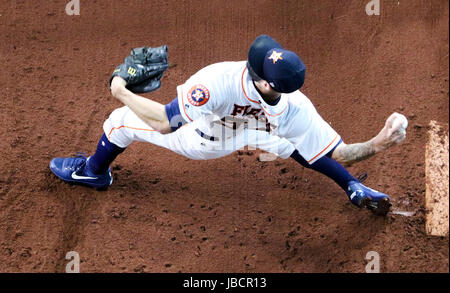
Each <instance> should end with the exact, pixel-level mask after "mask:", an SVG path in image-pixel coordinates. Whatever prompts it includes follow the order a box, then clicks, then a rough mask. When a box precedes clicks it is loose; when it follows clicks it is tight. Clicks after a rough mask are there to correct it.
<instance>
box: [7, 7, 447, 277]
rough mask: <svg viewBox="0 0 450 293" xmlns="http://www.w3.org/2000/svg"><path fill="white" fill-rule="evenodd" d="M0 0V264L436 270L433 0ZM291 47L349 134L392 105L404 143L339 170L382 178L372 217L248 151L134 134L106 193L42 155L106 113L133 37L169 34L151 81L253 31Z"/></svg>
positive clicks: (438, 84)
mask: <svg viewBox="0 0 450 293" xmlns="http://www.w3.org/2000/svg"><path fill="white" fill-rule="evenodd" d="M67 2H69V1H68V0H53V1H25V0H15V1H13V0H2V1H1V2H0V39H1V44H0V56H1V67H2V70H0V84H1V87H2V90H1V98H0V106H1V108H0V109H1V111H0V117H1V127H0V149H1V150H2V154H3V155H2V156H1V159H0V166H1V172H0V271H1V272H64V271H65V266H66V263H67V262H68V261H67V260H65V255H66V253H67V252H69V251H76V252H78V253H79V255H80V257H81V271H82V272H364V271H365V266H366V264H367V260H366V259H365V257H366V253H367V252H369V251H376V252H378V253H379V254H380V260H381V272H448V271H449V238H448V236H446V237H431V236H427V235H426V232H425V216H426V211H425V177H424V176H425V145H426V141H427V126H428V124H429V122H430V121H431V120H436V121H438V122H439V123H440V124H441V125H444V126H445V127H446V131H447V132H448V119H449V105H448V99H449V95H448V93H449V83H448V78H449V72H448V70H449V59H448V58H449V45H448V37H449V14H448V13H449V3H448V1H447V0H431V1H428V0H427V1H424V0H415V1H404V0H400V1H387V0H386V1H384V0H382V1H381V4H382V6H381V15H380V16H371V17H369V16H367V15H366V13H365V5H366V3H367V2H369V1H368V0H367V1H359V0H348V1H347V0H346V1H335V0H321V1H298V0H290V1H286V0H285V1H250V0H248V1H219V0H213V1H211V0H208V1H206V0H205V1H151V2H149V1H144V0H139V1H138V0H132V1H131V0H130V1H106V0H105V1H100V0H97V1H95V0H93V1H84V0H81V11H80V12H81V15H80V16H68V15H66V14H65V6H66V3H67ZM262 33H265V34H269V35H271V36H273V37H274V38H275V39H277V40H278V41H279V42H280V43H282V44H283V45H284V46H285V47H286V48H288V49H290V50H293V51H296V52H297V53H298V54H299V55H300V56H301V57H302V59H303V60H304V62H305V63H306V65H307V67H308V73H307V81H306V84H305V87H304V89H303V90H302V91H303V92H304V93H305V94H306V95H307V96H308V97H309V98H310V99H311V100H312V101H313V103H314V104H315V106H316V107H317V109H318V111H319V113H321V115H322V116H323V117H324V118H325V119H326V120H327V121H329V122H330V123H331V125H332V126H333V127H334V128H335V129H336V130H337V131H338V132H339V133H340V134H341V135H342V137H343V138H344V140H345V142H347V143H354V142H359V141H365V140H368V139H370V138H371V137H373V136H374V135H376V134H377V133H378V131H379V130H380V129H381V128H382V127H383V125H384V121H385V120H386V118H387V117H388V116H389V115H390V114H391V113H392V112H394V111H396V112H400V113H403V114H405V115H406V116H407V117H408V119H409V125H410V126H409V128H408V131H407V139H406V141H405V142H404V143H403V144H402V145H400V146H396V147H393V148H392V149H390V150H388V151H387V152H385V153H383V154H379V155H377V156H375V157H373V158H371V159H369V160H367V161H364V162H360V163H358V164H356V165H355V166H353V167H352V168H350V170H351V172H352V173H353V174H355V175H358V174H360V173H362V172H367V173H368V174H369V178H368V179H367V181H366V182H365V183H366V184H367V185H368V186H370V187H373V188H375V189H378V190H380V191H383V192H386V193H388V194H389V195H390V196H391V198H392V202H393V210H394V211H407V212H413V213H414V214H413V215H412V216H404V215H400V214H394V213H390V214H388V215H387V216H386V217H378V216H375V215H373V214H372V213H370V212H369V211H367V210H359V209H357V208H355V207H354V206H352V205H351V204H350V202H349V201H348V199H347V197H346V195H345V193H344V192H343V191H342V190H340V188H339V187H338V186H337V185H336V184H334V183H333V182H332V181H331V180H330V179H328V178H326V177H324V176H322V175H320V174H318V173H315V172H313V171H310V170H306V169H304V168H302V167H301V166H300V165H298V164H297V163H296V162H295V161H293V160H281V159H277V160H276V161H273V162H259V161H258V160H257V158H258V154H259V153H260V152H259V151H256V152H255V151H252V152H250V151H247V150H244V151H240V152H236V153H234V154H233V155H230V156H228V157H226V158H223V159H218V160H212V161H191V160H188V159H186V158H184V157H181V156H179V155H176V154H175V153H172V152H170V151H168V150H165V149H161V148H158V147H156V146H154V145H150V144H143V143H135V144H133V145H132V146H130V147H129V149H127V150H126V152H125V153H124V154H122V155H121V156H120V157H119V158H118V159H117V161H116V162H114V163H113V165H112V167H113V173H114V179H115V182H114V184H113V185H112V186H111V187H110V188H109V189H108V190H107V191H104V192H98V191H95V190H91V189H89V188H86V187H81V186H71V185H68V184H66V183H64V182H62V181H60V180H58V179H57V178H56V177H55V176H54V175H53V174H52V173H51V172H50V169H49V168H48V164H49V161H50V160H51V159H52V158H53V157H56V156H70V155H73V154H74V153H75V152H77V151H84V152H87V153H90V154H91V153H92V152H93V151H94V150H95V148H96V145H97V141H98V138H99V137H100V136H101V134H102V125H103V121H104V119H105V118H106V117H107V116H108V115H109V114H110V112H111V111H112V110H114V109H115V108H118V107H120V106H121V104H120V103H119V102H118V101H116V100H114V98H112V97H111V95H110V93H109V88H108V80H109V77H110V74H111V73H112V70H113V69H114V67H115V66H116V65H118V64H120V63H121V62H122V60H123V58H124V57H125V56H126V55H128V54H129V51H130V49H131V48H133V47H140V46H144V45H149V46H159V45H162V44H167V45H168V46H169V61H170V62H171V64H172V67H171V68H170V69H169V70H168V71H167V72H166V74H165V76H164V79H163V85H162V88H161V89H160V90H158V91H157V92H154V93H150V94H147V95H146V96H148V97H151V98H152V99H154V100H157V101H159V102H161V103H167V102H169V101H171V100H172V99H173V98H174V97H175V95H176V90H175V88H176V86H177V85H178V84H181V83H183V82H184V81H185V80H186V79H187V78H188V77H189V76H191V75H192V74H194V73H195V72H196V71H197V70H199V69H201V68H203V67H204V66H206V65H209V64H211V63H215V62H219V61H226V60H236V61H237V60H245V59H246V56H247V51H248V47H249V45H250V44H251V42H252V41H253V40H254V38H255V37H256V36H257V35H259V34H262Z"/></svg>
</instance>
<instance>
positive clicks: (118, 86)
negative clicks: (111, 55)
mask: <svg viewBox="0 0 450 293" xmlns="http://www.w3.org/2000/svg"><path fill="white" fill-rule="evenodd" d="M126 85H127V82H126V81H125V80H124V79H123V78H121V77H119V76H114V78H113V79H112V81H111V93H112V95H113V96H114V97H117V93H118V92H119V91H120V90H123V89H125V86H126Z"/></svg>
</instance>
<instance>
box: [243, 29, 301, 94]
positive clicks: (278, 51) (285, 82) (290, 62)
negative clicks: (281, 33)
mask: <svg viewBox="0 0 450 293" xmlns="http://www.w3.org/2000/svg"><path fill="white" fill-rule="evenodd" d="M247 67H248V69H249V72H250V75H251V76H252V77H253V78H254V79H255V78H256V77H258V78H260V79H264V80H266V81H267V82H269V84H270V86H271V87H272V88H273V89H274V90H275V91H277V92H279V93H292V92H294V91H296V90H298V89H300V88H301V87H302V86H303V84H304V82H305V73H306V66H305V64H304V63H303V61H302V60H301V59H300V57H298V56H297V54H295V53H294V52H291V51H288V50H285V49H284V48H283V46H281V45H280V44H279V43H278V42H277V41H275V40H274V39H273V38H272V37H270V36H268V35H260V36H258V37H257V38H256V39H255V41H253V43H252V45H251V46H250V50H249V52H248V62H247ZM255 75H256V76H255Z"/></svg>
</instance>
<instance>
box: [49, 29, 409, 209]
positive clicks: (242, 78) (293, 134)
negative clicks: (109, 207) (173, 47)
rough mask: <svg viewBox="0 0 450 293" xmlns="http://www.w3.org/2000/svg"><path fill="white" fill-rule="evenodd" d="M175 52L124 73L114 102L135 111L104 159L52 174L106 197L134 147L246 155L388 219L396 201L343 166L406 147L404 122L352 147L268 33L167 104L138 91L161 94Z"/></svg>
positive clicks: (109, 138) (152, 56) (106, 140)
mask: <svg viewBox="0 0 450 293" xmlns="http://www.w3.org/2000/svg"><path fill="white" fill-rule="evenodd" d="M167 67H168V63H167V47H166V46H161V47H158V48H149V47H143V48H137V49H134V50H133V51H132V52H131V55H130V56H128V57H127V58H126V59H125V62H124V63H123V64H121V65H120V66H118V67H117V68H116V70H115V71H114V73H113V75H112V78H111V81H110V84H111V93H112V95H113V96H114V97H115V98H117V99H118V100H119V101H121V102H122V103H123V104H125V106H124V107H122V108H119V109H116V110H115V111H113V112H112V113H111V115H110V116H109V118H108V119H106V121H105V122H104V124H103V130H104V134H103V136H102V137H101V138H100V140H99V143H98V146H97V150H96V152H95V153H94V154H93V155H92V156H90V157H86V156H84V155H77V156H76V157H69V158H55V159H53V160H52V161H51V162H50V169H51V170H52V171H53V173H54V174H55V175H56V176H57V177H59V178H60V179H62V180H64V181H66V182H72V183H78V184H83V185H87V186H90V187H94V188H97V189H105V188H107V187H108V186H109V185H111V184H112V181H113V177H112V175H111V170H110V168H109V166H110V164H111V162H112V161H113V160H114V159H115V158H116V157H117V156H118V155H119V154H120V153H122V152H123V151H124V150H125V149H126V148H127V147H128V146H129V145H130V144H131V143H132V142H133V141H142V142H149V143H153V144H156V145H158V146H161V147H164V148H167V149H169V150H172V151H174V152H176V153H178V154H180V155H183V156H185V157H188V158H191V159H194V160H207V159H215V158H219V157H223V156H226V155H229V154H231V153H232V152H234V151H235V150H239V149H242V148H244V147H246V146H247V147H249V148H259V149H261V150H264V151H266V152H268V153H271V154H274V155H276V156H278V157H280V158H283V159H287V158H293V159H294V160H295V161H297V162H298V163H300V164H301V165H302V166H304V167H306V168H310V169H313V170H316V171H318V172H320V173H322V174H324V175H326V176H328V177H329V178H331V179H332V180H334V181H335V182H336V183H337V184H338V185H339V186H340V187H341V188H342V189H343V190H344V191H345V192H346V194H347V196H348V198H349V199H350V201H351V202H352V203H353V204H354V205H356V206H358V207H366V208H368V209H369V210H372V211H373V212H374V213H376V214H381V215H385V214H386V213H387V212H388V211H389V208H390V206H391V203H390V199H389V196H388V195H386V194H384V193H381V192H378V191H376V190H373V189H371V188H368V187H366V186H364V185H363V184H362V183H361V182H360V181H359V180H358V179H356V178H355V177H353V176H352V175H351V174H350V173H349V172H348V171H347V170H346V168H345V167H344V166H343V165H345V166H349V165H351V164H353V163H355V162H358V161H361V160H365V159H368V158H370V157H372V156H373V155H375V154H376V153H379V152H382V151H385V150H386V149H388V148H389V147H391V146H393V145H395V144H398V143H400V142H402V141H403V140H404V139H405V137H406V131H405V130H406V127H407V125H406V124H405V122H404V121H403V120H402V119H403V117H404V116H402V115H400V114H397V113H394V114H393V115H391V116H390V117H389V118H388V119H387V121H386V124H385V126H384V128H383V129H382V130H381V131H380V133H379V134H378V135H376V136H375V137H373V138H372V139H371V140H369V141H366V142H363V143H355V144H345V143H344V142H343V140H342V138H341V137H340V135H339V134H338V133H337V132H336V131H335V130H334V129H333V128H332V127H331V126H330V125H329V124H328V123H327V122H325V121H324V120H323V119H322V117H321V116H320V115H319V114H318V113H317V111H316V109H315V108H314V106H313V104H312V103H311V101H310V100H309V99H308V98H307V97H306V96H305V95H304V94H302V93H301V92H300V91H299V89H300V88H301V87H302V86H303V83H304V80H305V72H306V68H305V65H304V63H303V62H302V60H301V59H300V58H299V57H298V56H297V55H296V54H295V53H294V52H292V51H289V50H286V49H284V48H283V46H281V45H280V44H279V43H278V42H277V41H275V40H274V39H273V38H271V37H270V36H267V35H261V36H259V37H257V38H256V40H255V41H254V42H253V43H252V45H251V47H250V50H249V53H248V60H246V61H241V62H223V63H217V64H213V65H210V66H207V67H205V68H203V69H201V70H200V71H199V72H197V73H196V74H194V75H193V76H191V77H190V78H189V79H188V80H187V81H186V82H185V83H184V84H182V85H179V86H178V88H177V93H178V95H177V98H175V99H174V100H173V101H172V102H171V103H169V104H167V105H162V104H160V103H158V102H155V101H152V100H150V99H147V98H144V97H142V96H139V95H137V94H136V93H143V92H149V91H153V90H155V89H157V88H159V86H160V79H161V77H162V75H163V73H164V71H165V70H166V69H167Z"/></svg>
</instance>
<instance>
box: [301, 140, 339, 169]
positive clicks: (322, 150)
mask: <svg viewBox="0 0 450 293" xmlns="http://www.w3.org/2000/svg"><path fill="white" fill-rule="evenodd" d="M338 137H339V135H336V137H335V138H334V139H333V141H332V142H331V143H330V144H329V145H327V147H326V148H324V149H323V150H322V151H321V152H320V153H318V154H317V155H316V156H315V157H314V158H312V159H311V160H309V161H308V163H310V162H312V161H314V160H315V159H316V158H317V157H318V156H320V155H321V154H323V152H324V151H326V150H327V149H328V148H329V147H330V146H331V145H332V144H333V143H334V142H335V141H336V139H337V138H338Z"/></svg>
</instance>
